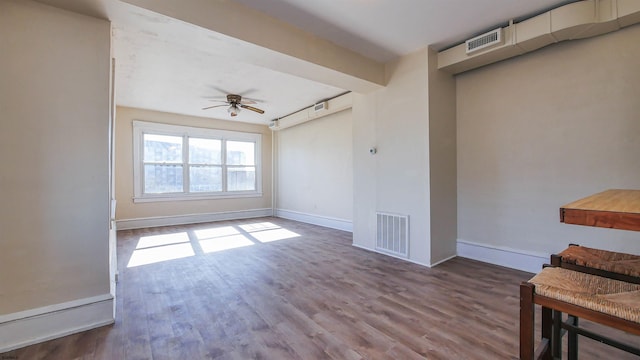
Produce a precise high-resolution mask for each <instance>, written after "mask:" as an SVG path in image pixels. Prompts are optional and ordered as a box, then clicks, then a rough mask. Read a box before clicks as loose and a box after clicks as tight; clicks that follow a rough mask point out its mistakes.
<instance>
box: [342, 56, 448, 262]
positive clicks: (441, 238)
mask: <svg viewBox="0 0 640 360" xmlns="http://www.w3.org/2000/svg"><path fill="white" fill-rule="evenodd" d="M436 62H437V54H436V53H435V51H433V50H431V49H423V50H420V51H418V52H415V53H413V54H410V55H407V56H404V57H402V58H400V59H398V60H396V61H393V62H391V63H389V64H387V77H388V83H387V87H386V88H384V89H382V90H379V91H376V92H373V93H370V94H366V95H363V94H360V95H354V105H353V118H354V120H353V124H354V130H353V134H354V139H353V146H354V150H353V153H354V245H355V246H359V247H363V248H366V249H372V250H373V249H375V237H376V234H375V231H376V216H375V214H376V212H377V211H379V212H386V213H394V214H401V215H408V216H409V223H410V230H409V260H410V261H413V262H416V263H419V264H423V265H427V266H432V265H435V264H438V263H439V262H441V261H443V260H446V259H448V258H451V257H453V256H455V251H456V249H455V240H456V230H457V229H456V216H455V214H456V194H455V193H456V188H455V183H456V170H455V162H456V155H455V154H456V139H455V137H456V133H455V81H454V79H453V77H452V76H451V75H448V74H445V73H442V72H440V71H438V70H437V66H436V65H437V63H436ZM372 146H375V147H377V149H378V153H377V154H376V155H374V156H371V155H370V154H369V152H368V149H369V147H372Z"/></svg>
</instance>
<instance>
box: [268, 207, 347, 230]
mask: <svg viewBox="0 0 640 360" xmlns="http://www.w3.org/2000/svg"><path fill="white" fill-rule="evenodd" d="M275 216H277V217H281V218H283V219H289V220H295V221H300V222H303V223H307V224H313V225H318V226H324V227H328V228H331V229H337V230H342V231H348V232H353V222H352V221H349V220H343V219H337V218H332V217H328V216H321V215H313V214H306V213H301V212H298V211H291V210H284V209H276V211H275Z"/></svg>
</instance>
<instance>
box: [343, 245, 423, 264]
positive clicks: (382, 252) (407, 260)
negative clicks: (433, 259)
mask: <svg viewBox="0 0 640 360" xmlns="http://www.w3.org/2000/svg"><path fill="white" fill-rule="evenodd" d="M351 245H352V246H353V247H357V248H358V249H362V250H366V251H371V252H374V253H376V254H380V255H385V256H389V257H392V258H396V259H400V260H402V261H406V262H410V263H413V264H416V265H420V266H426V267H428V268H430V267H432V265H429V264H426V263H423V262H420V261H416V260H412V259H409V258H405V257H401V256H395V255H393V254H389V253H386V252H384V251H378V250H376V249H371V248H368V247H365V246H362V245H358V244H351Z"/></svg>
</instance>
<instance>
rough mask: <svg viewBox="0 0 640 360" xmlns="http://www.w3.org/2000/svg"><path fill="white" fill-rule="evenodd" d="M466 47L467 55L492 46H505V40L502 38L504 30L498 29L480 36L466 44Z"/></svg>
mask: <svg viewBox="0 0 640 360" xmlns="http://www.w3.org/2000/svg"><path fill="white" fill-rule="evenodd" d="M464 43H465V45H466V50H467V54H469V53H472V52H475V51H478V50H481V49H485V48H488V47H490V46H494V45H498V44H503V43H504V39H503V36H502V28H498V29H495V30H492V31H489V32H488V33H484V34H482V35H478V36H476V37H474V38H472V39H469V40H467V41H465V42H464Z"/></svg>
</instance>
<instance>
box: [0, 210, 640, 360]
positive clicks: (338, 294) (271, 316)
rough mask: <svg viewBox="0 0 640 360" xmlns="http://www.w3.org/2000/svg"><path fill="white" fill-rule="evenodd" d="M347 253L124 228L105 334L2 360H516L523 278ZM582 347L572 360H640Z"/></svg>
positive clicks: (225, 229)
mask: <svg viewBox="0 0 640 360" xmlns="http://www.w3.org/2000/svg"><path fill="white" fill-rule="evenodd" d="M351 243H352V240H351V234H350V233H346V232H342V231H337V230H331V229H326V228H321V227H317V226H313V225H308V224H302V223H297V222H293V221H288V220H283V219H276V218H263V219H252V220H243V221H227V222H219V223H209V224H198V225H190V226H172V227H164V228H153V229H143V230H128V231H120V232H119V233H118V256H119V272H120V281H119V284H118V290H117V291H118V293H117V309H118V312H117V319H116V323H115V325H113V326H106V327H102V328H99V329H95V330H92V331H87V332H84V333H81V334H76V335H71V336H67V337H64V338H61V339H57V340H52V341H49V342H45V343H42V344H37V345H33V346H30V347H26V348H23V349H19V350H15V351H12V352H8V353H5V354H0V359H3V360H5V359H7V360H8V359H19V360H27V359H29V360H31V359H65V360H67V359H278V360H280V359H425V358H426V359H515V358H517V354H518V327H519V325H518V311H519V304H518V301H519V300H518V294H519V292H518V289H519V287H518V286H519V284H520V282H522V281H524V280H527V279H529V278H530V277H531V276H532V274H529V273H525V272H520V271H515V270H511V269H506V268H501V267H497V266H492V265H488V264H485V263H480V262H476V261H472V260H467V259H462V258H456V259H453V260H450V261H448V262H446V263H444V264H441V265H439V266H437V267H435V268H432V269H429V268H426V267H423V266H419V265H415V264H411V263H408V262H405V261H401V260H398V259H394V258H391V257H387V256H383V255H379V254H376V253H373V252H368V251H365V250H361V249H358V248H355V247H353V246H352V245H351ZM232 246H237V247H236V248H230V249H226V250H223V249H224V248H228V247H232ZM168 258H176V259H173V260H167V259H168ZM162 259H165V260H164V261H161V260H162ZM153 261H156V262H153ZM538 313H539V311H538ZM610 334H613V335H614V336H616V337H619V338H620V339H624V340H628V339H631V340H630V341H636V342H637V341H638V338H637V337H630V336H627V335H626V334H617V333H610ZM580 345H581V348H580V359H633V358H636V357H634V356H631V355H628V354H625V353H622V352H618V351H617V350H615V349H610V348H608V347H606V346H604V345H601V344H598V343H595V342H593V341H591V340H589V339H584V338H581V339H580Z"/></svg>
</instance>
